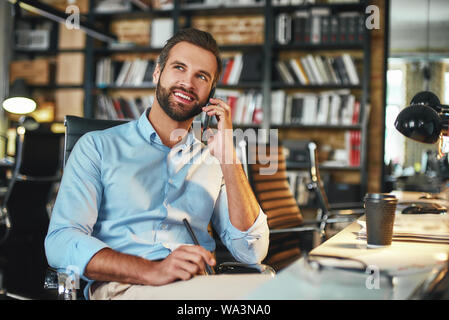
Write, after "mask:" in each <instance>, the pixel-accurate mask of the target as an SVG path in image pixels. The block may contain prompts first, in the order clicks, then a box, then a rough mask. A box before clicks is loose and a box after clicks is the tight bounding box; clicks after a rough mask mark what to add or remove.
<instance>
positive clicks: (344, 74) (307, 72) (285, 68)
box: [273, 53, 360, 85]
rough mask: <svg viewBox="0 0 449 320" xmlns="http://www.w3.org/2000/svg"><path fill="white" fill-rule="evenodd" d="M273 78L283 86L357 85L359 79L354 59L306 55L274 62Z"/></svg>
mask: <svg viewBox="0 0 449 320" xmlns="http://www.w3.org/2000/svg"><path fill="white" fill-rule="evenodd" d="M274 67H275V72H274V73H273V74H274V77H275V79H276V80H278V81H281V82H282V83H284V84H289V85H294V84H300V85H359V84H360V78H359V75H358V73H357V68H356V65H355V63H354V58H353V57H352V56H350V55H349V54H347V53H344V54H342V55H341V56H322V55H312V54H308V55H305V56H300V57H297V58H291V59H289V60H279V61H276V62H275V65H274Z"/></svg>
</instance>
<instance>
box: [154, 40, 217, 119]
mask: <svg viewBox="0 0 449 320" xmlns="http://www.w3.org/2000/svg"><path fill="white" fill-rule="evenodd" d="M216 72H217V62H216V58H215V56H214V55H213V53H211V52H210V51H208V50H206V49H203V48H201V47H198V46H196V45H193V44H191V43H189V42H185V41H183V42H180V43H178V44H176V45H175V46H174V47H173V48H172V49H171V50H170V54H169V57H168V60H167V62H166V64H165V67H164V69H163V70H160V67H159V65H158V66H157V67H156V69H155V71H154V73H153V81H154V82H155V83H157V87H156V98H157V101H158V103H159V105H160V106H161V108H162V109H163V110H164V111H165V113H166V114H167V115H168V116H169V117H170V118H172V119H173V120H175V121H179V122H181V121H186V120H188V119H191V118H193V117H195V116H196V115H198V114H200V113H201V111H202V107H203V106H204V105H205V104H206V103H207V102H208V98H209V93H210V90H211V88H212V84H213V79H214V75H215V73H216Z"/></svg>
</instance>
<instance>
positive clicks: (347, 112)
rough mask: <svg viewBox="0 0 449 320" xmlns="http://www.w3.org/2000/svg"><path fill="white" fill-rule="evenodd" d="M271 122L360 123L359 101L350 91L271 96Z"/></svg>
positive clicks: (279, 93)
mask: <svg viewBox="0 0 449 320" xmlns="http://www.w3.org/2000/svg"><path fill="white" fill-rule="evenodd" d="M271 123H272V124H273V125H335V126H341V125H342V126H344V125H347V126H351V125H356V124H358V123H360V102H359V101H357V100H356V98H355V96H354V95H353V94H351V93H350V91H349V90H337V91H327V92H321V93H318V94H317V93H293V94H286V92H285V91H284V90H276V91H273V92H272V95H271Z"/></svg>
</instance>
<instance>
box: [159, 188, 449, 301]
mask: <svg viewBox="0 0 449 320" xmlns="http://www.w3.org/2000/svg"><path fill="white" fill-rule="evenodd" d="M419 195H421V193H418V194H416V195H415V194H414V195H413V197H409V198H407V197H405V196H406V195H405V194H401V197H400V198H401V199H404V198H405V199H406V200H404V201H408V200H412V199H416V198H417V197H418V196H419ZM409 217H410V216H409ZM416 217H417V218H418V219H422V218H426V217H425V216H422V215H420V216H416ZM429 217H430V218H431V219H433V220H434V219H437V220H439V219H441V221H440V222H437V223H447V224H449V216H448V215H446V216H436V215H430V216H429ZM412 218H413V217H412ZM360 229H361V226H360V225H359V224H358V223H357V222H354V223H352V224H350V225H349V226H348V227H346V228H345V229H344V230H342V231H341V232H340V233H338V234H336V235H335V236H333V237H332V238H330V239H329V240H327V241H326V242H324V243H323V244H321V245H320V246H318V247H316V248H315V249H314V250H312V252H311V253H310V254H311V255H326V256H339V257H344V258H348V259H349V260H338V262H337V265H341V263H344V262H347V261H351V260H350V259H357V260H359V261H362V262H363V263H364V264H365V265H364V266H363V265H360V264H359V265H358V266H359V268H360V270H359V272H354V271H347V270H341V269H336V268H324V269H323V270H324V271H321V272H319V271H316V270H313V269H311V268H310V264H308V263H307V262H306V259H304V258H301V259H299V260H297V261H296V262H294V263H293V264H291V265H290V266H288V267H287V268H285V269H284V270H282V271H281V272H279V273H278V274H277V275H276V276H275V277H274V278H272V277H270V276H267V275H261V274H246V275H245V274H241V275H214V276H197V277H195V278H193V279H192V280H189V281H182V282H177V283H174V284H172V285H167V286H164V288H162V289H161V290H158V292H157V293H156V292H155V297H153V298H154V299H185V300H190V299H195V300H196V299H199V300H202V299H203V300H206V299H207V300H214V299H223V300H233V299H261V300H292V299H295V300H296V299H351V300H354V299H363V300H366V299H408V298H410V297H411V296H412V294H413V293H414V292H415V291H416V290H417V289H418V288H419V287H420V286H421V285H422V284H423V283H424V282H425V281H426V280H428V279H431V278H432V277H433V276H434V275H435V274H437V273H438V271H440V269H441V268H442V267H444V266H446V263H447V261H448V260H449V258H448V257H449V244H448V242H446V243H434V242H416V241H397V240H393V242H392V245H391V246H388V247H384V248H376V249H368V248H367V247H366V240H360V239H358V238H357V234H356V233H357V232H358V231H359V230H360ZM334 263H335V261H334ZM367 266H368V269H369V270H372V271H373V270H374V271H381V272H382V273H383V272H385V273H388V274H389V276H388V277H386V276H383V275H381V276H380V277H379V276H377V275H376V274H371V273H366V272H365V271H366V267H367ZM376 276H377V277H376Z"/></svg>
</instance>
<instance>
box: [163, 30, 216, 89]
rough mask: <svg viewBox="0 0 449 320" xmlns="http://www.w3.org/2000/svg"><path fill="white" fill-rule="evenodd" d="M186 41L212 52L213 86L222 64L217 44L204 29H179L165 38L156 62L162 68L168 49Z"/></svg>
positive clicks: (166, 58)
mask: <svg viewBox="0 0 449 320" xmlns="http://www.w3.org/2000/svg"><path fill="white" fill-rule="evenodd" d="M182 41H186V42H189V43H191V44H194V45H196V46H198V47H201V48H203V49H205V50H208V51H210V52H212V53H213V54H214V56H215V58H216V60H217V72H216V73H215V77H214V79H213V84H212V86H213V87H214V86H215V85H216V83H217V81H218V79H219V77H220V74H221V71H222V64H221V59H220V52H219V50H218V45H217V42H216V41H215V39H214V38H213V37H212V35H211V34H210V33H208V32H206V31H201V30H198V29H194V28H186V29H181V30H179V31H178V32H177V33H176V34H175V35H174V36H173V37H171V38H170V39H168V40H167V42H166V43H165V46H164V47H163V48H162V51H161V53H160V54H159V57H158V59H157V63H158V64H159V67H160V69H161V72H162V70H164V68H165V64H166V63H167V60H168V55H169V54H170V50H171V49H172V48H173V47H174V46H175V45H176V44H178V43H179V42H182Z"/></svg>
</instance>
